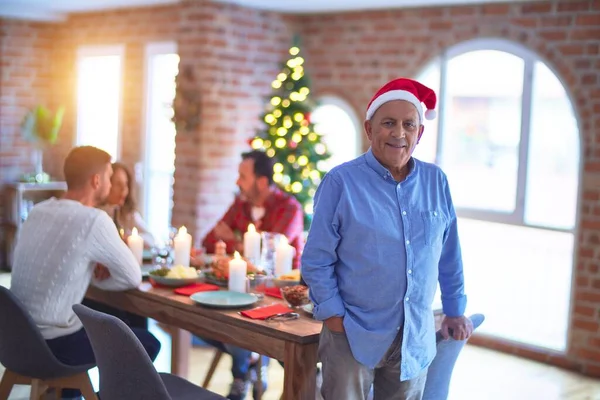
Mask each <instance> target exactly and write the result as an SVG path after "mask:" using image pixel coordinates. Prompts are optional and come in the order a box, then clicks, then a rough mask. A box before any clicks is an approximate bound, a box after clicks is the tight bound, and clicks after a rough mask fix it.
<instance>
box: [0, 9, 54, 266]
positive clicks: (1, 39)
mask: <svg viewBox="0 0 600 400" xmlns="http://www.w3.org/2000/svg"><path fill="white" fill-rule="evenodd" d="M53 32H54V26H52V25H49V24H41V23H32V22H22V21H11V20H3V19H0V191H1V188H2V185H3V184H4V183H5V182H9V181H15V180H17V179H18V178H19V177H20V176H21V175H22V174H23V173H28V172H33V171H34V166H35V164H34V161H33V160H32V152H31V145H30V144H29V143H27V142H26V141H24V140H23V139H22V137H21V131H20V124H21V121H22V120H23V117H24V116H25V114H26V113H27V111H28V110H29V109H30V108H32V107H34V106H35V105H38V104H45V105H49V100H50V97H51V95H50V86H51V81H52V80H51V69H50V64H51V60H52V58H51V52H50V49H51V44H52V35H53ZM3 201H4V196H3V195H1V196H0V221H2V220H3V219H4V210H3V207H2V204H3ZM2 237H3V230H0V243H2ZM2 260H4V247H3V246H2V247H0V263H1V262H2Z"/></svg>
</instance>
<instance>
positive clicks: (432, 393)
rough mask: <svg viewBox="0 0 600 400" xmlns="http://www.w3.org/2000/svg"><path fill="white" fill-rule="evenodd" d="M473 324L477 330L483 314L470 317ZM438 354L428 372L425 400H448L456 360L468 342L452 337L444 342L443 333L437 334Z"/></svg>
mask: <svg viewBox="0 0 600 400" xmlns="http://www.w3.org/2000/svg"><path fill="white" fill-rule="evenodd" d="M469 318H470V319H471V322H472V323H473V330H475V329H477V328H478V327H479V325H481V323H482V322H483V320H484V319H485V317H484V316H483V314H474V315H471V316H470V317H469ZM435 339H436V342H437V353H436V355H435V358H434V359H433V362H432V363H431V365H430V366H429V370H428V372H427V382H426V383H425V392H424V393H423V400H446V399H447V398H448V391H449V389H450V378H451V377H452V371H453V370H454V365H455V364H456V359H457V358H458V355H459V353H460V351H461V350H462V349H463V347H464V346H465V344H466V343H467V341H466V340H454V339H452V337H451V338H450V339H448V340H444V338H443V337H442V334H441V332H439V331H438V332H437V333H436V338H435Z"/></svg>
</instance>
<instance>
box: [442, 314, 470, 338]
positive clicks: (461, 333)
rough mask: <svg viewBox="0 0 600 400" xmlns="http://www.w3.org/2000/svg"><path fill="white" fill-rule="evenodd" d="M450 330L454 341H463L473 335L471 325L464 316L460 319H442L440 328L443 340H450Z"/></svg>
mask: <svg viewBox="0 0 600 400" xmlns="http://www.w3.org/2000/svg"><path fill="white" fill-rule="evenodd" d="M450 330H452V337H453V338H454V339H456V340H465V339H468V338H469V337H470V336H471V334H472V333H473V323H472V322H471V320H470V319H469V318H467V317H465V316H464V315H463V316H462V317H444V320H443V321H442V328H441V333H442V336H443V337H444V339H446V340H447V339H448V338H450V332H449V331H450Z"/></svg>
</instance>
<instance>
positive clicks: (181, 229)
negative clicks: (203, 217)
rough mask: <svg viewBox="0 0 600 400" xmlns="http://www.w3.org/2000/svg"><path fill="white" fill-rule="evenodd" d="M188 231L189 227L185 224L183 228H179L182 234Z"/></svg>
mask: <svg viewBox="0 0 600 400" xmlns="http://www.w3.org/2000/svg"><path fill="white" fill-rule="evenodd" d="M186 233H187V228H186V227H185V225H183V226H182V227H181V228H179V234H180V235H185V234H186Z"/></svg>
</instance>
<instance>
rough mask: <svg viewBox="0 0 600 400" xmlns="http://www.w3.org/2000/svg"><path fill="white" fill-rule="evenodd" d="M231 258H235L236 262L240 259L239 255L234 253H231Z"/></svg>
mask: <svg viewBox="0 0 600 400" xmlns="http://www.w3.org/2000/svg"><path fill="white" fill-rule="evenodd" d="M233 258H235V259H236V260H240V259H241V258H242V257H241V256H240V253H238V252H237V251H236V252H235V253H233Z"/></svg>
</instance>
